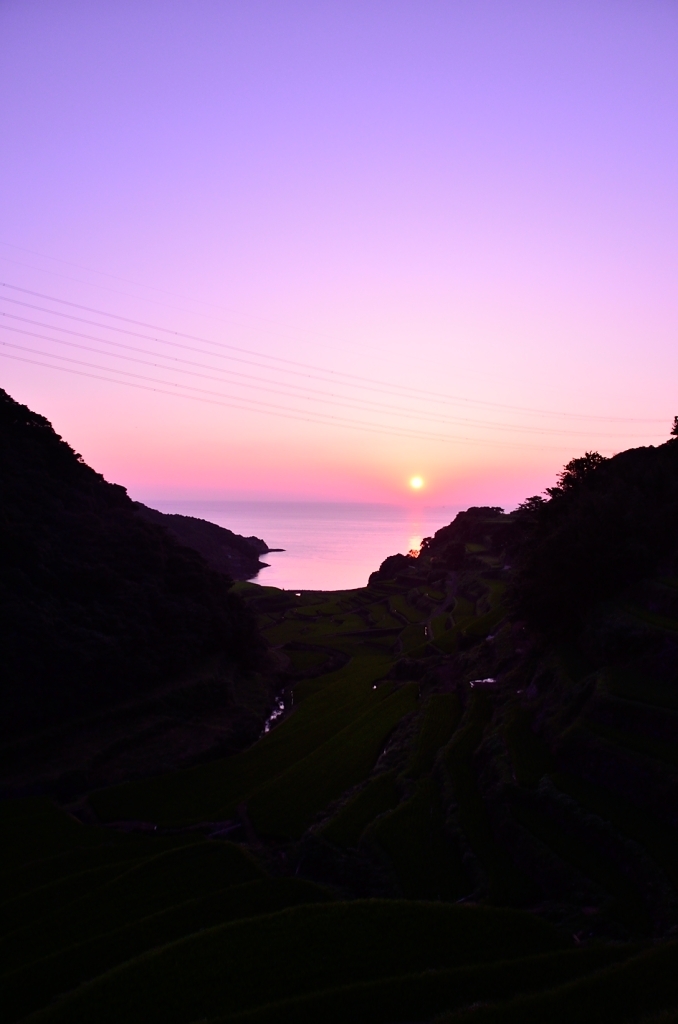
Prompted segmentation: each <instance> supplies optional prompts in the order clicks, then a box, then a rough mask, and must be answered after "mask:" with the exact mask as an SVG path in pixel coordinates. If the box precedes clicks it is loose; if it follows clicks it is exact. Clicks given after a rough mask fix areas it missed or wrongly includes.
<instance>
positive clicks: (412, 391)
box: [0, 282, 664, 424]
mask: <svg viewBox="0 0 678 1024" xmlns="http://www.w3.org/2000/svg"><path fill="white" fill-rule="evenodd" d="M0 286H1V287H3V288H10V289H12V290H14V291H18V292H21V293H23V294H26V295H31V296H33V297H36V298H41V299H46V300H47V301H50V302H57V303H59V304H61V305H66V306H69V307H71V308H72V309H79V310H81V311H83V312H88V313H94V314H96V315H97V316H104V317H109V318H111V319H113V320H118V321H120V322H123V323H127V324H131V325H133V326H136V327H143V328H146V329H148V330H153V331H160V332H164V333H166V334H171V335H172V336H173V337H176V338H184V339H186V340H189V341H198V342H200V343H201V344H207V345H212V346H214V347H217V348H223V349H228V350H229V351H232V352H239V353H241V354H244V355H248V356H250V357H256V358H257V359H264V360H269V361H270V362H277V363H279V364H282V365H281V366H280V367H278V369H281V370H283V371H284V372H288V373H295V375H298V374H299V370H300V369H301V370H303V371H304V375H305V376H308V375H309V373H308V371H313V373H321V374H325V375H327V374H329V375H330V376H331V378H332V379H331V380H327V376H325V377H316V378H315V379H317V380H321V381H323V382H324V383H334V384H336V383H340V381H338V380H337V378H344V380H345V381H346V382H347V384H348V383H349V382H350V383H351V384H352V386H354V387H360V388H361V389H364V390H365V389H366V390H377V391H381V392H382V393H385V394H389V393H390V394H393V395H400V396H401V397H402V396H406V395H408V396H410V397H417V396H421V398H423V399H426V400H427V401H439V400H440V401H443V402H445V403H448V404H452V403H454V402H464V403H467V404H473V405H480V406H484V407H486V408H496V409H505V410H511V411H513V412H523V413H529V414H531V415H540V416H561V417H564V418H573V419H584V420H601V421H605V422H623V423H632V422H636V423H640V422H643V423H657V424H658V423H663V422H664V420H663V419H662V420H659V419H637V418H633V417H623V416H599V415H593V414H592V415H588V414H586V413H569V412H554V411H553V410H545V409H533V408H529V407H527V406H516V405H509V404H505V403H500V402H488V401H484V400H482V399H472V398H466V397H464V396H459V395H456V396H454V395H443V394H442V393H440V392H429V391H424V390H423V389H420V388H411V387H408V386H407V385H401V384H389V385H387V387H388V388H390V389H391V391H388V390H385V389H384V382H383V381H376V380H374V379H373V378H370V377H362V376H359V375H356V374H347V373H344V372H343V371H335V370H326V369H324V368H323V367H317V366H312V365H311V364H307V363H301V362H298V361H296V360H291V359H285V358H284V357H282V356H272V355H268V354H266V353H260V352H253V351H252V350H250V349H244V348H241V347H239V346H236V345H231V344H229V343H227V342H216V341H212V340H211V339H209V338H203V337H200V336H199V335H193V334H186V333H183V332H181V331H174V330H171V329H170V328H165V327H158V326H157V325H154V324H149V323H147V322H145V321H142V320H135V319H133V318H131V317H124V316H121V315H119V314H117V313H108V312H106V311H105V310H99V309H96V308H94V307H91V306H84V305H81V304H79V303H75V302H70V301H69V300H67V299H60V298H58V297H56V296H52V295H47V294H45V293H43V292H37V291H34V290H32V289H28V288H21V287H19V286H18V285H12V284H9V283H8V282H0ZM6 301H13V302H17V300H11V299H7V300H6ZM27 305H28V304H27ZM37 308H40V309H41V310H42V311H44V312H47V313H50V314H52V315H55V316H66V317H69V314H63V313H61V312H60V311H59V310H43V309H42V307H37ZM70 319H74V320H77V319H78V318H77V317H75V316H73V315H70ZM82 322H85V323H88V324H90V325H91V326H96V327H100V328H102V329H104V330H114V331H118V332H120V331H122V330H123V329H122V328H117V327H114V326H113V325H102V324H93V323H92V322H91V321H82ZM130 333H132V332H130ZM137 336H138V335H137ZM141 337H145V338H146V340H152V341H157V342H159V343H161V344H171V343H170V342H169V341H168V340H167V339H163V338H149V337H148V336H147V335H144V336H141ZM204 354H206V353H204ZM212 354H214V355H216V354H217V353H212ZM253 365H259V364H256V363H254V364H253ZM288 366H289V367H295V368H297V369H296V370H292V369H290V370H287V369H286V368H285V367H288ZM267 368H268V369H272V368H273V367H267ZM394 389H395V390H394Z"/></svg>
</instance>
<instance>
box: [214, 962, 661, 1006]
mask: <svg viewBox="0 0 678 1024" xmlns="http://www.w3.org/2000/svg"><path fill="white" fill-rule="evenodd" d="M630 952H631V950H629V949H628V948H627V947H615V948H609V947H608V948H606V949H603V948H600V947H598V948H595V947H594V948H590V949H574V950H566V951H563V952H557V953H545V954H542V955H537V956H532V957H522V958H520V959H516V960H500V961H499V962H498V963H493V964H483V965H482V966H477V965H476V966H473V967H457V968H452V969H451V970H443V971H425V972H423V973H420V974H403V975H400V976H396V977H391V978H380V979H379V980H377V981H371V982H362V983H360V984H357V985H344V986H342V987H341V988H334V989H329V990H325V991H323V992H314V993H312V994H310V995H300V996H299V997H297V998H293V999H288V1000H284V1001H281V1002H275V1003H270V1004H268V1005H267V1006H262V1007H258V1008H256V1009H254V1010H246V1011H245V1012H244V1013H238V1014H231V1015H229V1016H228V1017H220V1018H218V1019H214V1018H213V1019H212V1021H210V1022H209V1024H316V1022H317V1021H323V1024H344V1022H345V1021H349V1020H369V1021H370V1024H391V1022H392V1021H398V1020H423V1019H426V1020H429V1019H430V1018H431V1017H432V1016H433V1015H434V1014H439V1013H440V1012H441V1011H443V1010H449V1009H450V1008H451V1007H453V1006H458V1005H462V1006H463V1005H467V1004H469V1003H474V1002H481V1001H487V1000H488V999H498V998H506V997H509V996H512V995H514V994H516V993H520V992H534V991H539V990H541V989H548V988H550V987H552V986H554V985H557V984H562V983H563V982H567V981H570V980H571V979H573V978H580V977H582V976H584V975H587V974H590V973H591V972H592V971H595V970H596V969H599V968H601V967H605V966H608V965H609V964H610V963H614V962H616V961H619V960H624V959H626V958H627V957H628V956H629V955H630ZM657 1024H659V1022H657Z"/></svg>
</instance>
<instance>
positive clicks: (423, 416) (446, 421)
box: [0, 312, 653, 438]
mask: <svg viewBox="0 0 678 1024" xmlns="http://www.w3.org/2000/svg"><path fill="white" fill-rule="evenodd" d="M0 316H2V317H10V318H11V319H14V320H18V321H20V322H21V323H28V324H31V325H32V326H37V327H43V328H46V329H50V328H51V325H49V324H43V323H40V322H38V321H34V320H30V319H28V318H26V317H18V316H15V315H13V314H11V313H3V312H0ZM0 328H2V329H4V330H10V331H12V332H14V333H16V334H21V335H24V336H25V337H30V338H36V339H38V340H40V341H47V342H52V343H56V344H59V345H66V346H68V347H70V348H76V349H79V350H82V351H87V352H94V353H96V354H97V355H105V356H110V357H112V358H114V359H123V360H125V361H131V362H136V363H140V364H142V365H145V366H155V367H158V368H160V369H163V370H170V371H171V372H179V373H184V374H187V375H189V376H193V377H200V378H202V379H207V380H220V379H221V378H219V377H215V376H214V375H213V373H210V374H204V373H200V372H198V371H196V370H189V369H185V368H184V367H179V366H176V365H175V366H166V365H164V364H163V363H161V362H159V361H157V360H158V359H159V358H161V359H168V358H172V359H173V360H174V361H175V363H184V364H187V365H189V366H195V367H199V368H200V369H205V370H211V371H213V372H214V373H217V374H222V375H223V374H228V375H230V376H231V377H237V378H241V379H238V380H236V381H230V380H225V381H222V382H223V383H235V385H236V386H240V387H245V388H249V389H255V390H256V391H257V392H267V393H269V394H275V395H280V396H283V397H291V398H294V399H300V398H301V399H304V400H306V401H315V402H318V401H327V400H328V398H329V399H330V400H331V402H332V404H333V405H335V406H337V407H338V408H343V409H352V410H357V411H360V412H367V411H369V412H377V413H384V412H386V413H391V414H392V413H396V414H397V415H398V416H399V417H400V418H401V419H403V418H405V419H410V420H417V421H419V422H430V423H439V424H443V425H452V424H454V425H455V426H469V425H472V426H479V427H490V428H495V429H496V428H501V429H504V430H510V431H519V432H528V433H534V432H535V430H534V428H532V427H529V426H522V425H520V424H511V423H496V422H482V421H478V420H471V419H468V418H464V417H441V416H432V415H431V414H430V413H425V412H424V413H422V412H416V411H410V412H408V411H406V410H404V409H403V408H401V407H398V408H395V407H393V406H389V405H384V404H383V403H375V402H369V403H363V404H356V403H355V402H347V401H346V400H344V399H342V398H337V397H336V396H334V395H328V394H327V393H326V392H319V391H317V390H315V389H311V388H300V387H298V386H297V385H289V384H288V385H285V386H286V387H287V388H289V387H293V388H295V391H297V392H302V393H301V394H298V393H290V392H289V391H288V390H287V391H285V390H281V388H280V386H277V387H275V386H274V387H267V386H265V385H267V384H272V385H276V384H277V383H278V382H276V381H270V380H267V379H263V380H262V379H261V378H258V377H254V376H253V375H251V374H241V373H237V372H234V371H232V370H224V369H223V368H221V367H212V366H209V365H207V364H204V363H198V362H195V361H194V360H186V359H179V358H178V357H167V356H165V355H162V356H160V357H158V355H157V353H155V352H152V351H150V350H148V349H143V348H139V347H138V346H134V345H126V344H124V343H122V342H116V341H109V340H108V339H99V338H96V337H94V336H93V335H89V334H83V333H82V332H80V331H71V330H69V329H68V328H64V327H58V328H56V329H57V330H60V331H62V332H64V333H67V334H69V335H71V336H72V337H77V338H83V339H85V340H90V341H95V342H102V343H103V344H106V345H110V346H114V347H116V348H122V349H124V350H125V352H137V353H142V354H144V355H148V356H151V357H153V358H154V359H155V360H156V361H154V362H149V361H148V360H145V359H140V358H138V357H137V356H130V355H126V354H125V355H121V354H119V353H116V352H113V353H111V352H106V351H104V350H102V349H101V348H97V347H94V346H90V345H82V344H79V343H77V342H71V341H66V340H64V339H63V338H53V337H50V336H48V335H44V334H38V333H37V332H35V331H26V330H24V329H22V328H19V327H14V326H13V325H9V324H3V323H0ZM52 329H54V328H52ZM59 358H60V357H59ZM242 378H245V380H242ZM249 381H254V383H249ZM539 432H540V433H542V434H551V435H554V434H565V435H567V436H569V437H572V436H577V435H579V436H583V437H587V436H590V432H589V431H575V430H562V429H558V428H552V427H541V428H539ZM596 436H598V437H618V436H619V435H618V434H597V435H596ZM624 436H625V437H644V438H649V437H651V436H653V435H624Z"/></svg>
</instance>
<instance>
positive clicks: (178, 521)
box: [134, 501, 271, 580]
mask: <svg viewBox="0 0 678 1024" xmlns="http://www.w3.org/2000/svg"><path fill="white" fill-rule="evenodd" d="M134 507H135V508H136V510H137V512H138V513H139V515H141V516H143V518H144V519H147V520H148V521H149V522H151V523H157V524H158V525H159V526H164V527H165V528H166V529H167V530H169V532H170V533H171V534H172V535H173V536H174V537H175V538H176V540H178V541H179V543H180V544H185V545H186V546H187V547H189V548H193V550H194V551H197V552H199V554H201V555H202V557H203V558H204V559H205V561H206V562H207V564H208V565H210V566H211V567H212V568H213V569H216V570H217V571H218V572H223V573H225V574H226V575H227V576H230V577H231V578H232V579H234V580H251V579H253V577H255V576H256V575H257V573H258V572H259V571H260V570H261V569H265V568H266V567H267V565H268V563H267V562H261V561H260V560H259V555H264V554H266V552H267V551H270V550H271V549H270V548H269V546H268V544H266V542H265V541H263V540H261V538H259V537H241V536H240V535H239V534H237V533H233V531H232V530H227V529H225V528H224V527H223V526H217V525H216V523H210V522H208V521H207V520H205V519H197V518H196V517H195V516H182V515H177V514H176V513H167V512H158V511H157V509H154V508H148V506H147V505H142V503H141V502H140V501H136V502H135V503H134Z"/></svg>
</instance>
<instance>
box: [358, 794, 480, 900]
mask: <svg viewBox="0 0 678 1024" xmlns="http://www.w3.org/2000/svg"><path fill="white" fill-rule="evenodd" d="M369 834H370V836H371V838H373V839H374V840H375V841H376V843H377V844H378V845H379V846H380V847H381V849H382V850H383V851H384V852H385V853H386V855H387V856H388V859H389V860H390V862H391V864H392V865H393V867H394V869H395V873H396V876H397V879H398V884H399V886H400V889H401V892H402V894H403V896H405V897H406V898H407V899H415V900H417V899H441V900H452V899H458V898H459V897H460V896H463V895H464V894H465V893H467V892H468V891H469V883H468V878H467V876H466V873H465V871H464V869H463V866H462V862H461V857H460V855H459V852H458V850H457V849H456V848H454V847H453V846H452V845H451V844H450V842H449V840H448V839H447V837H446V836H445V832H444V819H443V816H442V812H441V807H440V800H439V797H438V793H437V790H436V787H435V784H434V782H433V780H432V779H430V778H427V779H423V780H421V781H420V783H419V785H418V787H417V791H416V793H415V795H414V796H413V797H411V798H410V799H409V800H407V801H406V802H405V803H403V804H401V805H400V806H399V807H397V808H396V809H395V810H394V811H391V813H390V814H385V815H383V817H381V818H379V819H378V820H377V821H376V822H375V824H374V826H373V828H371V829H370V831H369Z"/></svg>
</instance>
